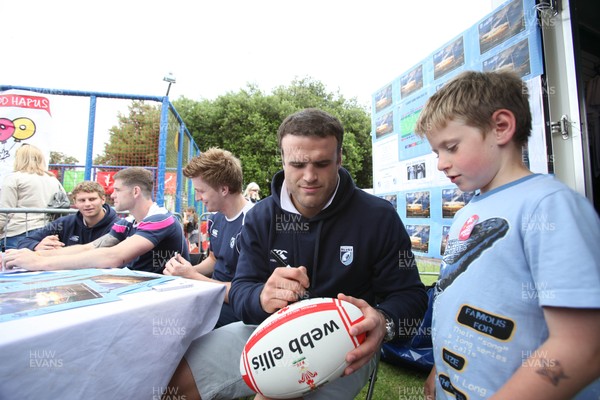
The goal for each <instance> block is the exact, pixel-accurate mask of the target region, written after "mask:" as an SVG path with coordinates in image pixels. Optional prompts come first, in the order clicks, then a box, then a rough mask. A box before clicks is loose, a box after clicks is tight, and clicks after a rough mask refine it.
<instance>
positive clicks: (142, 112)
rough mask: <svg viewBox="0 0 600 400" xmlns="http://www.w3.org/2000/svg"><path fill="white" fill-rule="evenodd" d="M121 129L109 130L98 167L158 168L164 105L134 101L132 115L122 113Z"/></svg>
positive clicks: (130, 110) (98, 158)
mask: <svg viewBox="0 0 600 400" xmlns="http://www.w3.org/2000/svg"><path fill="white" fill-rule="evenodd" d="M118 119H119V126H113V127H112V128H111V129H110V130H109V134H110V136H109V141H108V142H107V143H105V144H104V154H103V155H101V156H98V157H96V159H95V160H94V164H97V165H98V164H100V165H112V166H120V165H126V166H156V165H157V162H158V138H159V133H160V106H151V105H148V104H146V103H144V102H143V101H133V102H132V103H131V105H130V106H129V115H122V114H121V113H119V116H118Z"/></svg>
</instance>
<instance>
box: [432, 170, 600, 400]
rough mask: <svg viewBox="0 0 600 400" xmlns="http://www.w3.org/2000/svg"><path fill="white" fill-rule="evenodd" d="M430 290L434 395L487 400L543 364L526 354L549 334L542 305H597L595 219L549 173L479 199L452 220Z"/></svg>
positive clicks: (599, 262) (599, 252) (599, 245)
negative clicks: (525, 368) (521, 369)
mask: <svg viewBox="0 0 600 400" xmlns="http://www.w3.org/2000/svg"><path fill="white" fill-rule="evenodd" d="M436 289H437V293H436V300H435V303H434V307H433V323H432V338H433V351H434V358H435V365H436V369H437V374H438V375H437V377H436V378H437V379H436V393H437V398H438V399H445V398H449V399H459V400H460V399H465V398H468V399H478V398H487V397H490V396H491V395H492V394H493V393H495V392H496V391H497V390H498V389H499V388H500V387H501V386H502V385H503V384H504V383H506V381H507V380H508V379H509V378H510V377H511V376H512V375H513V374H514V372H515V371H516V370H517V369H518V368H519V367H521V366H522V365H523V366H528V367H533V368H536V369H540V370H541V369H543V367H544V366H543V365H529V364H531V363H532V360H528V358H529V357H531V356H538V355H539V354H536V349H537V348H538V347H539V346H540V345H541V344H542V343H543V342H544V341H545V340H546V339H547V337H548V327H547V325H546V322H545V320H544V315H543V310H542V307H543V306H556V307H572V308H600V220H599V219H598V216H597V214H596V212H595V210H594V208H593V207H592V206H591V204H590V202H589V201H588V200H587V199H586V198H584V197H583V196H581V195H579V194H577V193H576V192H574V191H572V190H571V189H569V188H568V187H567V186H565V185H563V184H562V183H560V182H559V181H557V180H555V179H554V178H553V177H551V176H549V175H530V176H527V177H525V178H522V179H520V180H518V181H515V182H512V183H510V184H507V185H504V186H502V187H500V188H497V189H494V190H492V191H490V192H488V193H485V194H483V195H479V196H475V197H474V198H473V199H472V200H471V202H470V203H469V204H468V205H467V206H465V207H464V208H463V209H462V210H460V211H459V212H458V213H457V214H456V216H455V218H454V222H453V224H452V227H451V228H450V231H449V234H448V244H447V246H446V251H445V254H444V257H443V262H442V267H441V270H440V279H439V281H438V283H437V288H436ZM582 345H585V344H582ZM541 356H543V355H541ZM547 362H550V363H552V362H555V361H554V360H547ZM598 383H600V381H596V383H595V384H594V385H593V386H594V388H591V387H588V389H587V390H592V389H595V390H598V389H599V388H598ZM594 396H595V397H593V398H595V399H597V398H598V395H597V394H595V395H594ZM584 398H587V397H584ZM590 398H592V397H590Z"/></svg>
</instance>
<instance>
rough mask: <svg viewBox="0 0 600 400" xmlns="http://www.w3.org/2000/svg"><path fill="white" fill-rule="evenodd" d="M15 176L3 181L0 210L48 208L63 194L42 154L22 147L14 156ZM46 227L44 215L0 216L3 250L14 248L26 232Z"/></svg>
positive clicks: (25, 145) (34, 148)
mask: <svg viewBox="0 0 600 400" xmlns="http://www.w3.org/2000/svg"><path fill="white" fill-rule="evenodd" d="M13 170H14V172H13V173H11V174H9V175H7V176H6V177H5V178H4V183H3V184H2V190H1V191H0V208H48V204H49V203H50V200H52V198H53V197H54V194H55V193H56V192H59V191H60V192H62V193H65V189H64V188H63V186H62V185H61V184H60V182H59V181H58V179H56V177H55V176H54V175H53V174H52V173H51V172H48V165H47V164H46V158H45V157H44V154H43V153H42V151H41V150H40V149H39V148H37V147H35V146H33V145H30V144H24V145H22V146H21V147H19V149H18V150H17V152H16V153H15V162H14V168H13ZM45 224H46V214H43V213H30V214H25V213H13V214H5V213H0V237H2V238H3V240H2V242H3V243H2V244H5V245H6V249H14V248H17V244H18V242H19V240H21V238H23V237H25V236H26V235H27V232H29V231H33V230H35V229H39V228H42V227H43V226H44V225H45Z"/></svg>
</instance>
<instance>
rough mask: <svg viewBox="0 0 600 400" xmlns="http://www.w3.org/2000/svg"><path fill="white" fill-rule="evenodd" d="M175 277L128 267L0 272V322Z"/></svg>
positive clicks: (92, 301) (78, 304) (75, 305)
mask: <svg viewBox="0 0 600 400" xmlns="http://www.w3.org/2000/svg"><path fill="white" fill-rule="evenodd" d="M174 279H177V278H176V277H172V276H164V275H158V274H151V273H145V272H142V271H132V270H129V269H83V270H76V271H52V272H50V271H45V272H27V273H19V272H17V273H12V274H2V275H0V322H2V321H10V320H14V319H19V318H24V317H32V316H36V315H42V314H47V313H51V312H57V311H63V310H69V309H73V308H79V307H85V306H90V305H94V304H100V303H106V302H111V301H117V300H120V299H121V298H120V296H122V295H124V294H131V293H137V292H140V291H145V290H148V289H150V288H152V287H153V286H155V285H158V284H162V283H165V282H168V281H171V280H174Z"/></svg>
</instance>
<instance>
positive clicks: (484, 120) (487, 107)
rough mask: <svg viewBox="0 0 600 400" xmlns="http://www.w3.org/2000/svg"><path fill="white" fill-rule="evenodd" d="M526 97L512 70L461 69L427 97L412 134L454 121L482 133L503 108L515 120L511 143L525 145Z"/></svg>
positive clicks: (528, 113)
mask: <svg viewBox="0 0 600 400" xmlns="http://www.w3.org/2000/svg"><path fill="white" fill-rule="evenodd" d="M528 98H529V93H528V91H527V86H526V84H525V83H524V82H523V81H522V80H521V78H519V76H518V75H517V74H515V73H514V72H512V71H509V70H499V71H493V72H477V71H465V72H463V73H461V74H460V75H458V76H457V77H456V78H454V79H452V80H450V81H449V82H447V83H446V84H445V85H444V86H442V88H441V89H440V90H438V91H437V92H436V93H435V94H434V95H433V96H431V97H430V98H429V100H427V103H426V104H425V107H424V108H423V110H422V111H421V114H420V115H419V118H418V120H417V124H416V127H415V133H417V134H418V135H419V136H425V135H426V134H427V133H428V132H430V131H431V130H439V129H443V128H445V127H446V125H447V124H448V122H450V121H453V120H458V121H461V122H463V123H465V124H467V125H469V126H471V127H474V128H478V129H479V130H480V131H481V132H482V133H484V134H485V133H486V132H487V131H488V130H490V129H491V128H492V114H494V112H496V111H497V110H500V109H506V110H509V111H510V112H512V113H513V115H514V116H515V120H516V129H515V134H514V136H513V142H515V143H516V144H517V145H519V146H525V145H526V144H527V139H528V138H529V135H530V134H531V111H530V109H529V100H528Z"/></svg>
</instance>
